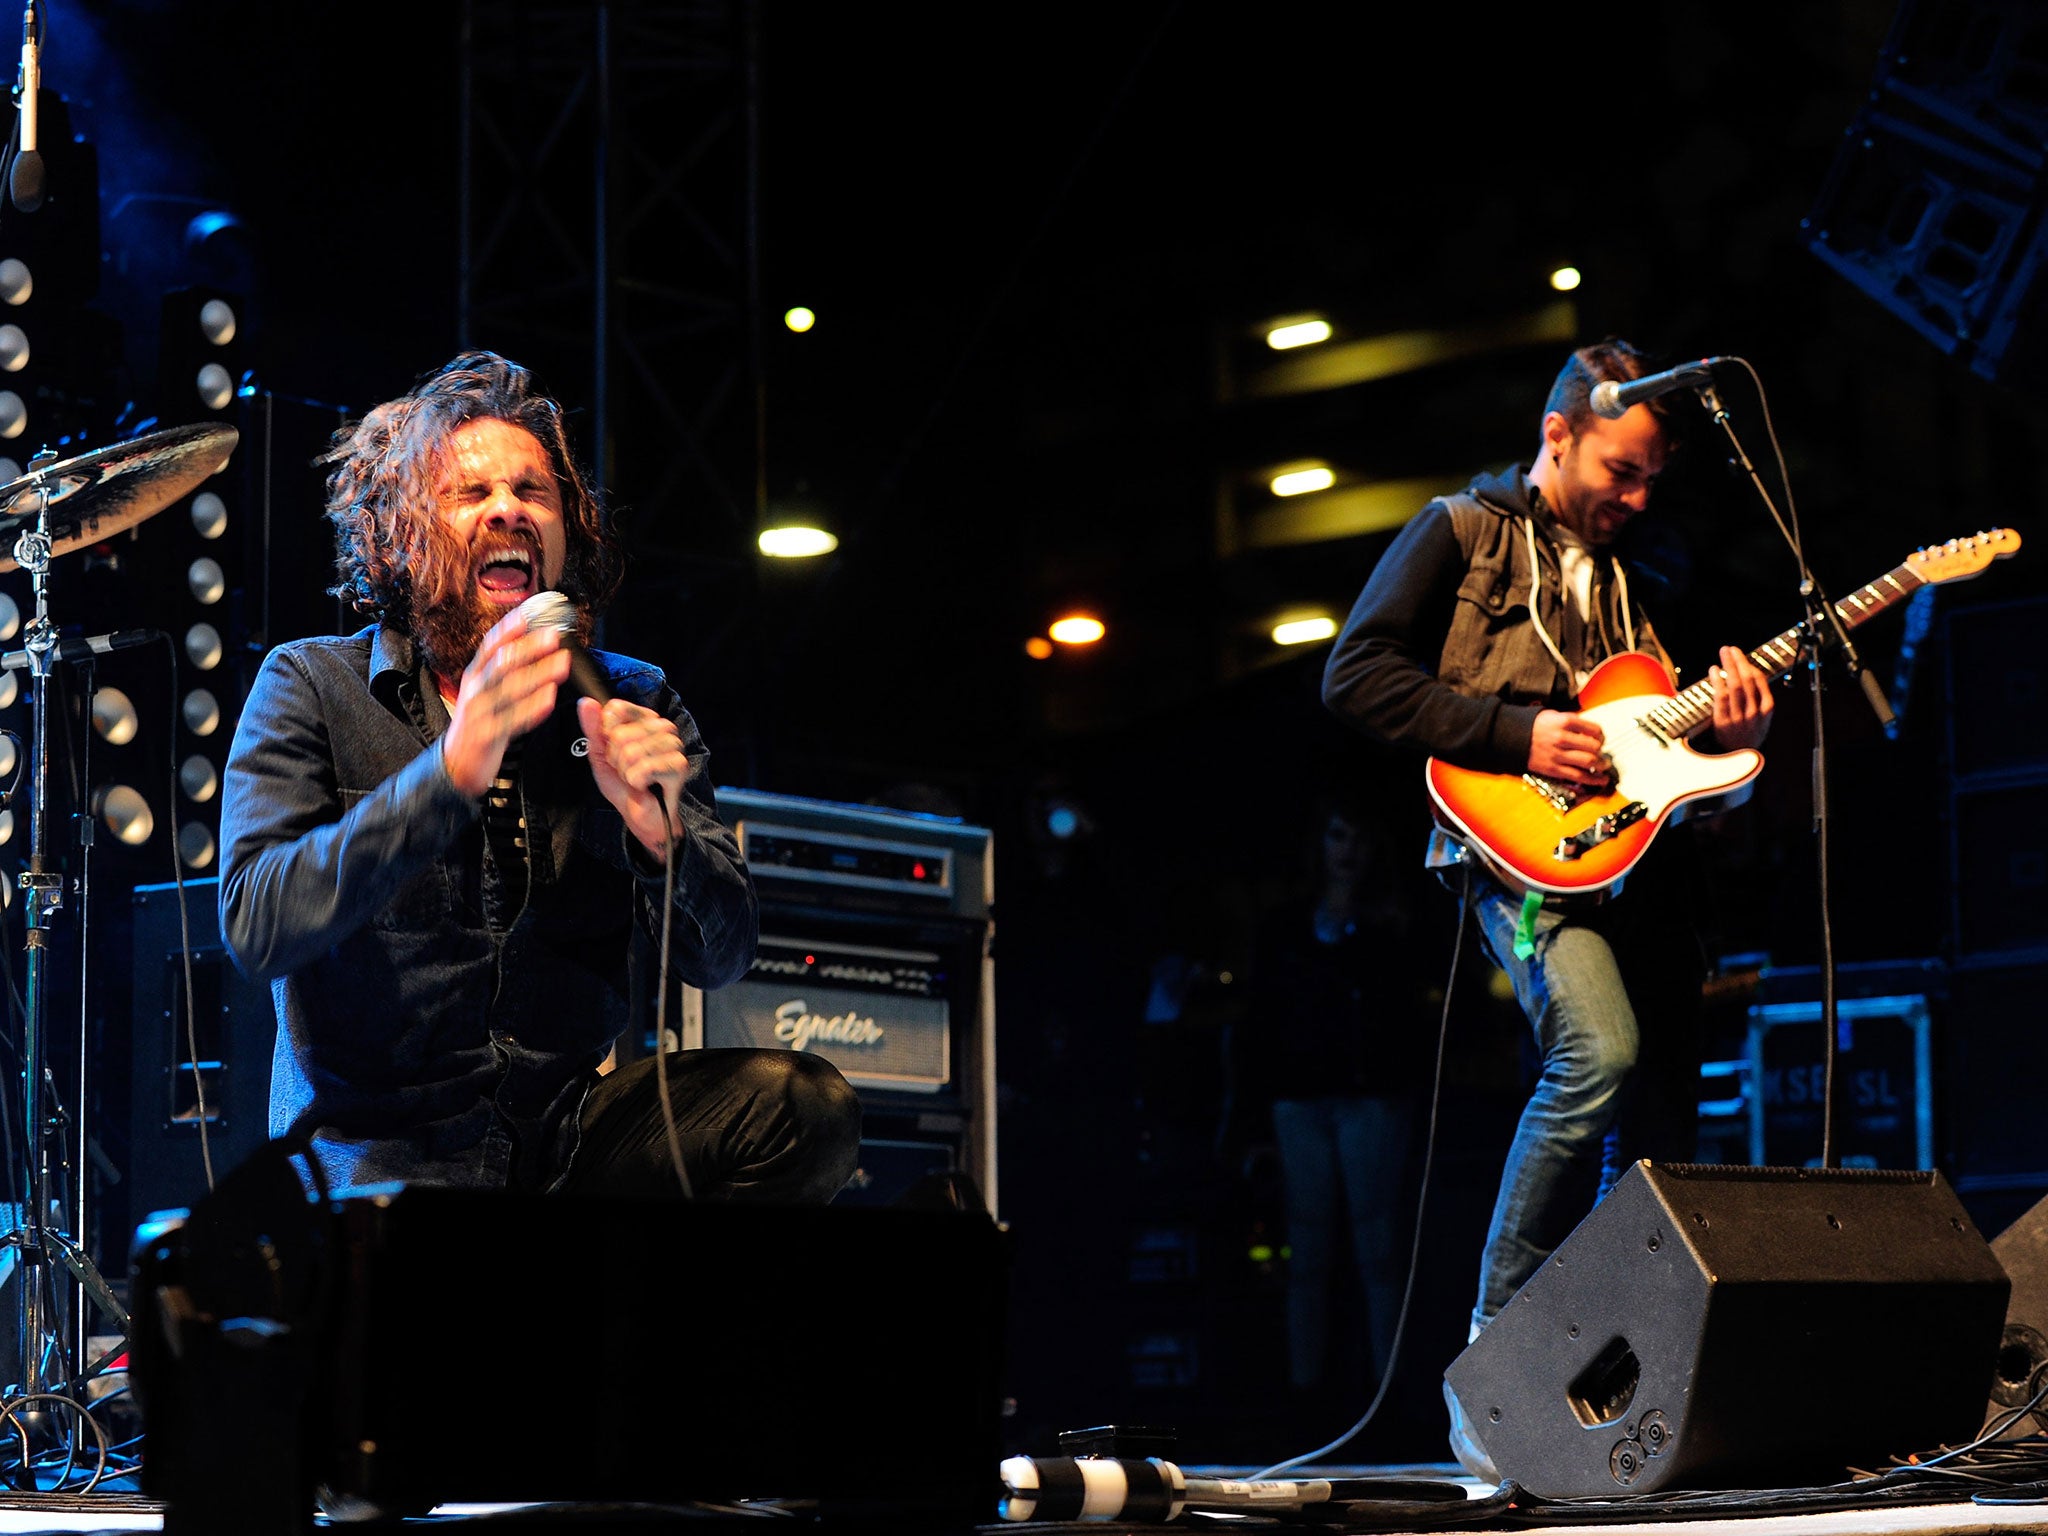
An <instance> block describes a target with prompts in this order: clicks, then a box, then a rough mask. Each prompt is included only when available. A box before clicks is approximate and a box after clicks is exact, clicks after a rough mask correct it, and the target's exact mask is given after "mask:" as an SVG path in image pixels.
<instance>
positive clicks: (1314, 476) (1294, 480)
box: [1272, 464, 1337, 496]
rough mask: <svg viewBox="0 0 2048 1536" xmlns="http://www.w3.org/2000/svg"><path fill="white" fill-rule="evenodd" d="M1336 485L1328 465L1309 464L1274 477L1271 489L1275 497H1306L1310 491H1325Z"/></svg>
mask: <svg viewBox="0 0 2048 1536" xmlns="http://www.w3.org/2000/svg"><path fill="white" fill-rule="evenodd" d="M1336 483H1337V476H1336V474H1335V472H1334V471H1332V470H1331V468H1330V466H1329V465H1327V464H1311V465H1308V466H1306V467H1305V468H1302V469H1290V470H1288V471H1286V472H1285V473H1284V474H1278V475H1275V476H1274V477H1273V479H1272V489H1273V494H1274V495H1275V496H1306V495H1307V494H1308V493H1309V492H1310V491H1327V490H1328V489H1329V488H1330V487H1331V486H1333V485H1335V484H1336Z"/></svg>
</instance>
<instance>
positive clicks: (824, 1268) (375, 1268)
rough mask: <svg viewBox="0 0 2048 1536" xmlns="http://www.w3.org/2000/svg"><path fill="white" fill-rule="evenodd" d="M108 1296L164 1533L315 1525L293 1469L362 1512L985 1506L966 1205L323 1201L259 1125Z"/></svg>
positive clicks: (998, 1249) (992, 1292)
mask: <svg viewBox="0 0 2048 1536" xmlns="http://www.w3.org/2000/svg"><path fill="white" fill-rule="evenodd" d="M132 1290H133V1293H134V1295H135V1296H136V1297H137V1298H138V1304H137V1309H136V1325H137V1331H136V1342H135V1382H136V1389H137V1392H138V1394H139V1395H140V1396H141V1399H142V1402H143V1406H144V1410H145V1412H146V1413H147V1415H148V1422H149V1435H150V1456H149V1461H148V1466H147V1470H146V1472H145V1474H144V1476H145V1482H146V1485H147V1487H148V1490H149V1492H150V1494H151V1496H153V1497H156V1498H161V1499H164V1500H165V1501H166V1503H167V1504H168V1505H169V1509H168V1510H167V1511H166V1516H165V1523H164V1529H165V1531H166V1532H167V1533H179V1532H195V1533H196V1532H215V1531H231V1530H241V1531H255V1530H263V1531H297V1530H304V1531H307V1532H309V1533H310V1531H311V1530H312V1528H313V1527H312V1510H313V1490H314V1489H315V1487H316V1486H317V1487H320V1488H322V1489H324V1490H325V1492H326V1502H327V1504H328V1506H329V1508H330V1509H349V1510H352V1511H353V1512H354V1513H355V1514H356V1515H357V1516H358V1517H360V1516H362V1515H364V1514H367V1513H370V1512H372V1511H382V1512H385V1513H387V1514H393V1515H396V1514H403V1513H424V1512H425V1511H426V1510H428V1509H429V1508H431V1507H432V1506H434V1505H435V1504H439V1503H445V1502H449V1501H453V1500H483V1501H491V1502H499V1501H512V1502H518V1501H530V1500H577V1501H583V1500H593V1501H602V1502H603V1503H605V1504H608V1505H610V1506H612V1508H613V1510H614V1512H616V1510H617V1507H618V1506H619V1505H620V1504H621V1503H622V1502H629V1501H651V1502H658V1503H672V1502H675V1501H678V1500H688V1499H715V1500H730V1499H736V1498H777V1499H803V1500H817V1501H819V1509H820V1511H821V1512H826V1513H827V1518H826V1520H825V1528H826V1529H828V1530H829V1529H832V1528H833V1525H834V1523H835V1522H834V1519H833V1518H832V1514H831V1513H830V1512H832V1511H835V1510H843V1511H844V1512H845V1513H846V1514H848V1515H849V1516H852V1515H855V1514H863V1515H865V1517H866V1519H867V1522H868V1523H867V1524H865V1525H864V1526H862V1527H858V1528H860V1529H866V1530H869V1531H874V1532H879V1531H883V1530H902V1531H933V1532H936V1531H954V1530H959V1531H965V1530H968V1529H969V1528H971V1526H972V1525H973V1524H974V1523H975V1522H976V1521H977V1520H979V1519H982V1518H985V1517H986V1515H987V1513H988V1511H990V1510H991V1509H992V1508H993V1506H994V1499H995V1494H994V1492H993V1491H992V1484H993V1482H994V1476H993V1474H994V1470H995V1467H996V1463H997V1459H998V1457H999V1455H1000V1452H1001V1446H1000V1438H1001V1426H1002V1380H1001V1376H1002V1369H1003V1339H1004V1333H1005V1308H1006V1302H1007V1293H1008V1254H1007V1244H1006V1239H1005V1238H1004V1235H1003V1234H1002V1232H1001V1231H1000V1230H999V1229H998V1227H997V1226H996V1224H995V1223H994V1222H993V1221H992V1220H991V1219H990V1218H989V1217H988V1216H987V1215H985V1214H982V1213H973V1212H962V1211H924V1210H907V1209H906V1210H841V1209H839V1208H837V1207H836V1206H833V1207H824V1208H816V1209H810V1208H790V1207H775V1206H753V1205H721V1204H689V1203H687V1202H683V1201H673V1200H661V1201H654V1200H648V1201H638V1200H617V1199H607V1200H580V1201H579V1200H570V1199H566V1198H562V1197H556V1196H543V1195H525V1194H515V1193H511V1192H508V1191H503V1190H461V1189H432V1188H425V1187H421V1186H401V1185H395V1184H394V1185H389V1186H385V1187H384V1188H383V1189H382V1190H381V1191H380V1192H378V1193H376V1194H374V1195H372V1194H364V1195H358V1196H352V1197H348V1198H342V1199H335V1200H332V1201H329V1202H325V1203H316V1202H310V1201H308V1200H307V1199H306V1198H305V1194H304V1192H303V1190H302V1189H300V1188H299V1187H298V1184H297V1175H296V1174H294V1173H293V1172H292V1171H291V1169H290V1167H289V1165H288V1164H286V1162H285V1161H284V1158H283V1156H282V1154H281V1152H278V1151H276V1150H275V1149H270V1150H266V1151H263V1152H259V1153H258V1155H257V1156H255V1157H253V1158H251V1159H250V1160H249V1161H247V1162H246V1163H244V1164H243V1165H242V1166H241V1167H239V1168H237V1169H236V1170H235V1171H234V1172H233V1173H231V1174H230V1175H228V1176H227V1177H225V1178H224V1179H223V1180H222V1181H221V1184H220V1187H219V1188H218V1189H217V1190H216V1191H215V1192H214V1193H213V1194H211V1195H209V1196H208V1197H207V1198H206V1199H205V1200H204V1201H202V1202H200V1203H199V1204H198V1205H196V1206H195V1207H194V1209H193V1211H192V1214H191V1216H190V1217H189V1218H186V1219H182V1220H169V1221H165V1222H161V1223H157V1224H155V1225H154V1226H153V1227H150V1228H146V1229H145V1230H144V1232H143V1235H142V1240H141V1242H140V1243H139V1244H138V1247H137V1250H136V1256H135V1267H134V1272H133V1280H132ZM237 1469H239V1470H237ZM811 1523H816V1522H815V1519H813V1520H812V1522H811Z"/></svg>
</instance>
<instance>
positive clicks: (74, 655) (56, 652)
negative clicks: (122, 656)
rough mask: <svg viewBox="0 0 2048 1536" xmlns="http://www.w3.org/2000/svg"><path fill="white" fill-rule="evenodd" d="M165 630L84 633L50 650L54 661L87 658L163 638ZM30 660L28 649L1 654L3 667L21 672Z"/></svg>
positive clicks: (59, 642)
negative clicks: (102, 633)
mask: <svg viewBox="0 0 2048 1536" xmlns="http://www.w3.org/2000/svg"><path fill="white" fill-rule="evenodd" d="M163 637H164V632H163V631H162V630H160V629H117V630H115V631H114V632H113V633H111V634H106V635H83V636H79V637H77V638H74V639H70V640H59V641H58V642H57V644H56V647H55V648H54V649H53V650H52V651H51V653H50V659H51V660H52V661H84V660H86V659H87V658H89V657H93V656H104V655H106V654H107V653H108V652H109V651H125V650H127V649H128V647H130V646H131V645H148V644H149V643H150V642H151V641H152V640H161V639H163ZM28 664H29V660H28V652H27V651H25V650H22V651H8V652H6V653H5V654H4V655H0V669H4V670H6V671H10V672H18V671H20V670H21V669H22V668H23V667H26V666H27V665H28Z"/></svg>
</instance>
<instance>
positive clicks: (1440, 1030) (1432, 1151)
mask: <svg viewBox="0 0 2048 1536" xmlns="http://www.w3.org/2000/svg"><path fill="white" fill-rule="evenodd" d="M1458 868H1459V871H1460V873H1461V875H1462V876H1463V878H1462V880H1461V881H1460V883H1459V887H1458V936H1457V937H1456V938H1455V939H1454V940H1452V941H1451V971H1450V975H1449V976H1447V977H1446V978H1445V979H1444V1005H1443V1012H1442V1015H1441V1017H1440V1018H1439V1020H1438V1023H1437V1032H1436V1070H1435V1073H1434V1075H1433V1077H1432V1079H1431V1082H1430V1088H1429V1132H1428V1134H1427V1136H1425V1137H1424V1139H1423V1151H1422V1183H1421V1188H1420V1189H1418V1190H1417V1192H1416V1196H1415V1236H1414V1238H1413V1239H1412V1240H1411V1241H1410V1243H1409V1245H1408V1278H1407V1280H1406V1281H1404V1282H1403V1283H1402V1286H1401V1310H1400V1313H1399V1314H1398V1315H1397V1316H1396V1317H1395V1319H1394V1343H1393V1346H1392V1347H1391V1348H1390V1349H1389V1350H1388V1351H1387V1365H1386V1369H1385V1370H1383V1371H1381V1372H1380V1383H1379V1390H1378V1391H1376V1392H1374V1393H1373V1395H1372V1402H1371V1403H1370V1404H1368V1405H1367V1407H1366V1410H1365V1412H1364V1413H1363V1414H1361V1415H1360V1416H1359V1419H1358V1422H1357V1423H1355V1424H1353V1425H1352V1426H1351V1427H1350V1428H1349V1429H1347V1430H1345V1431H1344V1433H1343V1434H1341V1435H1339V1436H1338V1437H1337V1438H1336V1439H1334V1440H1332V1441H1331V1442H1330V1443H1329V1444H1328V1445H1322V1446H1318V1447H1316V1449H1314V1450H1312V1451H1303V1452H1302V1453H1301V1454H1300V1455H1299V1456H1290V1457H1288V1459H1287V1460H1285V1461H1276V1462H1274V1463H1273V1465H1272V1466H1270V1467H1266V1468H1264V1469H1263V1470H1261V1471H1258V1472H1254V1473H1253V1474H1252V1475H1251V1478H1250V1481H1252V1482H1255V1483H1256V1482H1264V1481H1265V1480H1266V1479H1267V1478H1270V1477H1272V1476H1274V1475H1275V1474H1276V1473H1280V1472H1287V1471H1291V1470H1293V1469H1294V1468H1295V1467H1298V1466H1300V1465H1302V1464H1303V1463H1304V1462H1310V1461H1319V1460H1321V1459H1322V1458H1323V1457H1325V1456H1328V1455H1329V1454H1330V1453H1331V1452H1333V1451H1335V1450H1337V1449H1338V1448H1340V1447H1341V1446H1344V1445H1347V1444H1349V1443H1350V1442H1351V1441H1352V1440H1355V1439H1357V1438H1358V1436H1359V1435H1360V1434H1362V1433H1364V1431H1365V1427H1366V1425H1368V1424H1370V1423H1371V1422H1372V1421H1373V1419H1374V1418H1375V1417H1377V1416H1378V1414H1379V1411H1380V1404H1382V1403H1384V1402H1385V1401H1386V1399H1387V1389H1388V1388H1389V1387H1390V1386H1392V1385H1393V1382H1394V1372H1395V1371H1396V1370H1397V1369H1398V1368H1399V1366H1400V1363H1401V1346H1402V1345H1403V1344H1405V1343H1406V1342H1407V1340H1408V1304H1409V1302H1410V1301H1411V1300H1413V1299H1414V1296H1415V1274H1416V1271H1417V1270H1418V1269H1420V1268H1421V1264H1422V1227H1423V1218H1424V1216H1425V1215H1426V1214H1427V1213H1428V1210H1429V1177H1430V1170H1431V1169H1432V1168H1433V1167H1434V1166H1435V1163H1436V1131H1437V1113H1438V1111H1439V1110H1440V1109H1441V1108H1442V1107H1443V1099H1444V1047H1445V1044H1446V1043H1447V1042H1448V1041H1449V1039H1450V1036H1451V998H1452V996H1453V995H1454V994H1455V993H1456V991H1457V983H1458V966H1459V965H1460V963H1461V962H1462V961H1463V959H1464V955H1465V927H1466V924H1467V923H1468V922H1469V921H1470V919H1471V911H1472V856H1471V855H1470V854H1469V853H1468V854H1467V855H1466V856H1465V857H1464V858H1463V859H1461V860H1459V862H1458Z"/></svg>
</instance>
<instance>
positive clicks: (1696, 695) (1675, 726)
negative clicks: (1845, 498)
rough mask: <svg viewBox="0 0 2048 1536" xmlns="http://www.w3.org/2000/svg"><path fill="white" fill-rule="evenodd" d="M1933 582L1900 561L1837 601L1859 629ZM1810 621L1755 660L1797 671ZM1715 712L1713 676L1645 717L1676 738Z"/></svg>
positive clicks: (1771, 672) (1776, 671)
mask: <svg viewBox="0 0 2048 1536" xmlns="http://www.w3.org/2000/svg"><path fill="white" fill-rule="evenodd" d="M1925 585H1927V583H1926V582H1925V581H1923V580H1922V579H1921V578H1920V576H1919V575H1918V574H1917V573H1916V572H1915V571H1914V570H1913V568H1912V567H1911V566H1910V565H1900V566H1894V567H1893V568H1892V569H1891V570H1889V571H1887V572H1885V574H1884V575H1882V576H1880V577H1878V578H1877V580H1875V581H1873V582H1871V583H1869V584H1868V585H1867V586H1862V587H1858V588H1857V589H1856V590H1855V591H1854V592H1851V593H1850V594H1849V595H1848V596H1847V597H1845V598H1843V599H1842V600H1841V601H1840V602H1838V603H1836V604H1835V615H1836V617H1838V618H1839V619H1840V620H1841V621H1842V627H1843V628H1844V629H1854V628H1855V627H1856V626H1857V625H1859V624H1861V623H1864V622H1865V621H1866V620H1869V619H1874V618H1876V617H1877V616H1878V615H1879V614H1880V613H1883V612H1884V611H1885V609H1887V608H1889V607H1891V605H1892V604H1893V603H1896V602H1898V601H1900V600H1901V599H1902V598H1906V597H1910V596H1911V595H1912V594H1913V592H1914V591H1915V590H1916V589H1917V588H1920V587H1924V586H1925ZM1805 629H1806V626H1805V625H1803V624H1798V625H1794V626H1793V627H1792V628H1791V629H1788V630H1786V631H1785V632H1784V633H1783V634H1782V635H1778V636H1776V637H1775V638H1773V639H1770V640H1766V641H1765V642H1764V643H1763V644H1762V645H1760V646H1758V647H1757V648H1756V649H1755V650H1753V651H1751V652H1750V653H1749V659H1750V660H1751V661H1753V662H1755V663H1756V665H1757V666H1758V667H1759V668H1760V669H1761V670H1762V671H1763V672H1764V673H1765V674H1766V675H1767V676H1770V677H1777V676H1779V675H1780V674H1781V673H1785V672H1789V671H1791V670H1792V667H1793V665H1794V663H1796V662H1797V661H1798V660H1799V646H1800V641H1801V639H1802V638H1803V636H1804V634H1805ZM1713 715H1714V682H1713V679H1712V677H1703V678H1701V679H1700V680H1699V681H1698V682H1696V683H1694V684H1693V685H1692V686H1691V687H1689V688H1682V689H1680V690H1679V691H1678V692H1677V693H1675V694H1673V695H1672V696H1671V697H1670V698H1668V699H1666V700H1665V701H1664V702H1663V703H1661V704H1659V705H1657V706H1656V707H1655V708H1654V709H1651V710H1650V711H1648V712H1647V713H1646V714H1645V715H1644V716H1643V718H1644V720H1645V721H1647V722H1648V723H1649V724H1651V725H1653V726H1654V727H1655V728H1656V729H1657V730H1659V731H1661V732H1663V733H1664V735H1666V736H1667V737H1669V738H1671V739H1672V740H1674V741H1675V740H1678V739H1679V738H1681V737H1685V736H1690V735H1691V734H1692V733H1693V732H1694V731H1696V730H1698V729H1699V728H1700V727H1701V726H1702V725H1705V724H1706V723H1707V721H1709V720H1711V719H1712V718H1713Z"/></svg>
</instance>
